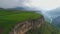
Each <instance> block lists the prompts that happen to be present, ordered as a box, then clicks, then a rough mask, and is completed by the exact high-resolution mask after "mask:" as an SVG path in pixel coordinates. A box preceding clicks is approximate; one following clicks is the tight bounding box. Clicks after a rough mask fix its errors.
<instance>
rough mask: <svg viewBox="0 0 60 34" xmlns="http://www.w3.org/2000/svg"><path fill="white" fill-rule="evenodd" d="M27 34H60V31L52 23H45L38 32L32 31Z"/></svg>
mask: <svg viewBox="0 0 60 34" xmlns="http://www.w3.org/2000/svg"><path fill="white" fill-rule="evenodd" d="M26 34H60V31H59V30H58V29H57V28H55V27H54V26H52V25H51V24H50V23H47V22H45V23H43V24H42V26H41V27H40V28H39V29H37V30H30V31H28V32H27V33H26Z"/></svg>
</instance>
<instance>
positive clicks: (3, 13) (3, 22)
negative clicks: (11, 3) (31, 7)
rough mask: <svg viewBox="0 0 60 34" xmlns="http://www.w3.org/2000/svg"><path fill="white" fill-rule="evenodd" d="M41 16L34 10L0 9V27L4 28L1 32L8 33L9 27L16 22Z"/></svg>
mask: <svg viewBox="0 0 60 34" xmlns="http://www.w3.org/2000/svg"><path fill="white" fill-rule="evenodd" d="M41 16H42V15H40V14H37V13H35V12H28V11H15V12H14V11H8V10H0V28H3V29H4V31H3V33H2V34H8V32H9V31H10V29H11V28H13V26H14V25H16V24H17V23H18V22H21V21H26V20H29V19H30V18H31V19H37V18H38V17H41Z"/></svg>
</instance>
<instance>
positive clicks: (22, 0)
mask: <svg viewBox="0 0 60 34" xmlns="http://www.w3.org/2000/svg"><path fill="white" fill-rule="evenodd" d="M16 6H29V7H36V8H42V9H44V10H50V9H54V8H57V7H60V0H0V7H3V8H12V7H16Z"/></svg>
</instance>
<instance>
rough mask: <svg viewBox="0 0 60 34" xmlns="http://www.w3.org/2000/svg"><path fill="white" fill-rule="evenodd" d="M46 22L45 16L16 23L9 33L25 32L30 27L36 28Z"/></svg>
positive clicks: (18, 33) (23, 33) (20, 33)
mask: <svg viewBox="0 0 60 34" xmlns="http://www.w3.org/2000/svg"><path fill="white" fill-rule="evenodd" d="M43 22H44V18H43V17H40V18H38V19H31V20H28V21H24V22H21V23H18V24H16V25H15V27H14V28H13V29H12V30H11V31H10V32H9V34H25V33H26V32H27V31H29V30H30V29H34V30H36V29H37V28H39V27H40V26H41V24H42V23H43Z"/></svg>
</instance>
